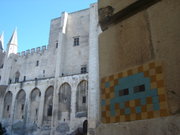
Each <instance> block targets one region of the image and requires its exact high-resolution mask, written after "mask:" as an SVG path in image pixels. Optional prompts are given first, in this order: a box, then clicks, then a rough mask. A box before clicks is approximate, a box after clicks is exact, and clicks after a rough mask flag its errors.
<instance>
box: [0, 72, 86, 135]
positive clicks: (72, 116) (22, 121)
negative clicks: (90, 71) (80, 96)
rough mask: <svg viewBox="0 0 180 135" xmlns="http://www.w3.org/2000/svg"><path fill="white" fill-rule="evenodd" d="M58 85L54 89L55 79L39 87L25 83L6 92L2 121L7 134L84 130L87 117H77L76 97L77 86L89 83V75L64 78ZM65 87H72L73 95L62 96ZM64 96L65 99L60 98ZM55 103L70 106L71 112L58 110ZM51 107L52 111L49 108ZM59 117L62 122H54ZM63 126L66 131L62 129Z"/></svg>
mask: <svg viewBox="0 0 180 135" xmlns="http://www.w3.org/2000/svg"><path fill="white" fill-rule="evenodd" d="M56 81H57V83H58V87H55V78H52V79H46V80H41V81H40V80H39V81H38V82H37V84H36V83H35V81H31V82H25V83H24V84H23V85H21V84H12V85H10V86H9V87H8V88H7V90H6V94H5V97H6V98H5V100H4V101H3V102H2V104H3V112H4V113H3V116H2V119H1V121H2V123H3V125H4V126H5V127H6V129H7V131H8V133H10V132H12V134H13V135H17V134H18V135H19V134H23V133H24V132H26V134H31V135H32V134H34V135H35V134H42V135H44V134H45V133H46V134H47V133H48V132H49V134H50V133H53V134H63V135H65V134H67V133H71V132H73V131H75V130H76V129H77V128H79V127H82V124H83V121H85V120H87V114H86V115H80V114H77V112H76V101H77V96H76V95H77V93H78V85H79V84H80V83H81V82H82V81H87V74H84V75H75V76H68V77H62V78H58V80H56ZM64 84H68V85H69V87H70V90H71V91H70V95H64V94H63V93H61V92H60V89H61V88H62V87H63V85H64ZM10 93H11V94H10ZM52 95H56V96H52ZM62 96H63V97H64V98H61V97H62ZM66 96H67V97H66ZM54 99H58V102H59V99H61V100H63V99H64V100H63V102H69V106H68V108H67V107H66V106H63V105H58V106H55V104H56V103H54V102H53V101H54ZM65 100H66V101H65ZM59 103H61V102H59ZM49 105H51V107H52V108H49ZM59 107H60V109H59ZM86 111H87V110H86ZM8 114H9V115H8ZM59 115H60V116H61V117H60V119H56V120H54V121H53V118H52V117H55V116H57V117H58V116H59ZM62 126H63V127H64V126H65V127H66V128H63V129H62ZM61 132H62V133H61Z"/></svg>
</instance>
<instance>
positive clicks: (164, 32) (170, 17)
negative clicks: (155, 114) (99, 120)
mask: <svg viewBox="0 0 180 135" xmlns="http://www.w3.org/2000/svg"><path fill="white" fill-rule="evenodd" d="M123 2H125V1H118V0H112V1H108V2H105V1H100V5H99V8H103V7H107V6H108V5H110V6H113V8H115V13H116V12H118V11H121V10H122V8H121V7H118V5H119V4H121V3H123ZM129 2H130V1H127V3H126V4H127V5H129ZM132 2H133V1H132ZM126 4H125V5H126ZM122 5H123V4H122ZM179 5H180V2H179V1H178V0H174V1H170V0H163V1H159V2H157V3H156V4H154V5H152V6H150V7H148V8H147V9H144V8H143V10H142V9H141V11H140V10H139V12H135V13H133V14H131V15H129V16H128V17H127V16H126V17H127V18H125V19H124V20H123V21H122V20H119V21H120V22H117V20H116V23H111V25H110V26H109V27H108V29H106V30H105V31H104V32H103V33H102V34H101V35H100V37H99V40H100V41H99V47H100V49H99V55H100V77H101V79H102V78H104V77H105V78H107V77H109V79H110V78H112V79H115V78H116V77H117V76H113V75H117V74H118V73H121V72H123V73H124V71H128V70H129V69H132V68H134V67H136V66H143V65H144V64H145V63H148V62H150V61H160V62H161V63H162V69H163V71H162V73H163V80H164V86H165V90H164V92H165V93H166V94H167V103H168V110H169V112H170V115H171V116H170V117H166V118H165V117H164V118H157V119H154V120H145V121H144V122H145V123H147V125H148V126H149V127H152V128H155V127H156V126H157V127H158V126H159V128H160V129H158V130H152V132H153V133H152V132H147V133H146V131H142V132H140V131H141V130H135V129H134V128H135V127H134V126H133V125H134V124H135V123H136V124H137V123H138V124H137V125H138V127H139V129H141V128H142V127H143V124H142V125H141V124H140V123H141V121H134V122H129V123H127V125H126V126H119V125H121V124H122V125H124V124H126V123H123V122H121V123H119V125H118V126H117V125H115V124H107V125H105V124H104V125H101V126H102V127H101V126H100V128H99V129H97V131H98V133H97V134H103V135H104V134H106V133H105V132H107V134H110V131H112V132H111V134H112V133H113V134H117V133H119V132H120V131H121V133H122V134H140V133H142V134H165V133H166V134H179V132H180V130H179V127H178V123H177V121H173V120H174V119H176V118H177V119H178V118H179V116H178V114H179V112H180V111H179V110H180V94H179V92H180V91H179V88H180V83H178V82H179V81H180V80H179V78H180V72H179V68H180V65H179V61H180V54H179V53H178V52H179V50H180V46H179V44H180V40H179V35H180V27H179V23H180V18H179V16H180V14H179V13H180V12H179V11H180V6H179ZM125 7H127V6H125ZM123 8H124V7H123ZM131 9H132V8H131ZM129 12H130V10H129ZM146 68H147V67H146ZM144 69H145V68H144ZM128 72H129V75H128ZM128 72H127V75H128V77H129V78H130V77H131V73H130V71H128ZM123 75H124V74H123ZM145 76H146V75H145ZM154 79H155V80H156V81H157V80H158V79H159V77H155V78H151V79H150V80H151V81H152V80H154ZM101 81H102V80H101ZM106 81H107V79H106ZM102 82H103V81H102ZM102 82H101V86H102V84H103V83H102ZM113 85H116V82H114V83H113V81H110V86H113ZM129 85H130V84H129ZM121 86H122V85H121ZM110 89H112V88H111V87H110ZM101 90H102V89H101ZM105 91H106V92H105V93H101V95H103V96H104V95H105V94H106V95H105V96H106V98H108V97H110V98H112V97H113V95H112V94H110V93H108V92H107V91H108V90H107V89H106V90H105ZM101 92H103V91H101ZM121 94H122V93H119V96H121ZM126 94H127V93H126ZM110 104H111V102H110ZM129 105H131V103H130V104H129ZM116 107H117V106H116ZM117 108H119V107H117ZM111 109H112V108H111ZM106 110H108V107H107V108H106ZM131 111H133V110H131ZM106 113H107V114H108V115H109V113H110V112H108V111H106ZM116 113H117V112H116ZM120 113H121V112H120ZM163 113H164V112H163ZM175 115H177V116H175ZM136 116H137V115H136ZM102 117H103V116H102ZM142 119H143V118H142ZM145 119H146V118H145ZM112 121H116V120H115V119H113V120H112ZM127 121H129V120H128V118H127ZM152 121H154V122H152ZM156 122H157V123H158V124H159V125H158V124H157V125H156V124H155V123H156ZM110 123H112V122H110ZM142 123H143V122H142ZM164 123H166V125H164ZM153 124H154V125H156V126H154V125H153ZM171 124H172V125H174V130H175V131H172V130H173V127H172V129H171V128H167V127H166V126H167V125H168V127H170V125H171ZM124 127H125V128H124ZM127 128H128V130H127ZM136 128H137V127H136ZM102 129H104V131H102ZM100 130H101V131H100ZM131 130H132V131H134V132H132V131H131ZM116 131H117V132H116Z"/></svg>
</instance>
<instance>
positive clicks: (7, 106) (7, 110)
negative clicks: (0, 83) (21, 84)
mask: <svg viewBox="0 0 180 135" xmlns="http://www.w3.org/2000/svg"><path fill="white" fill-rule="evenodd" d="M12 96H13V95H12V92H10V91H8V92H7V93H6V95H5V98H4V109H3V118H10V116H11V108H12Z"/></svg>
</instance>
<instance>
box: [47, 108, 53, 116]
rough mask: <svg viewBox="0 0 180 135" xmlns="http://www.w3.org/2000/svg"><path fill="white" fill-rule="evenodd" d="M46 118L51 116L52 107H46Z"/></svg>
mask: <svg viewBox="0 0 180 135" xmlns="http://www.w3.org/2000/svg"><path fill="white" fill-rule="evenodd" d="M47 116H52V105H49V106H48V112H47Z"/></svg>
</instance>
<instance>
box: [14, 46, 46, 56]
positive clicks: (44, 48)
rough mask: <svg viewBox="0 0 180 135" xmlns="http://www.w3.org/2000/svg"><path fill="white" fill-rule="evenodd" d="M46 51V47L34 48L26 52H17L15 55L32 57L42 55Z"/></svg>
mask: <svg viewBox="0 0 180 135" xmlns="http://www.w3.org/2000/svg"><path fill="white" fill-rule="evenodd" d="M47 49H48V46H46V45H44V46H41V47H36V48H32V49H28V50H26V51H22V52H18V53H17V54H18V56H26V55H33V54H35V53H43V52H44V51H46V50H47Z"/></svg>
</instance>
